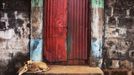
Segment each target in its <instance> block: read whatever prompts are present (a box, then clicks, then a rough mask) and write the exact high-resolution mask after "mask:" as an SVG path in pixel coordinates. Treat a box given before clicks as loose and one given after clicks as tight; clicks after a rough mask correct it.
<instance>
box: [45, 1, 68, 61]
mask: <svg viewBox="0 0 134 75" xmlns="http://www.w3.org/2000/svg"><path fill="white" fill-rule="evenodd" d="M44 13H45V15H44V17H45V20H44V21H45V26H44V39H45V40H44V42H45V48H44V55H45V58H46V59H47V60H48V61H51V62H56V61H66V57H67V53H66V33H67V29H66V27H67V0H45V12H44Z"/></svg>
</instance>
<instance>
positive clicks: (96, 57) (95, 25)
mask: <svg viewBox="0 0 134 75" xmlns="http://www.w3.org/2000/svg"><path fill="white" fill-rule="evenodd" d="M91 5H92V6H91V14H92V19H91V52H90V55H91V57H90V60H91V61H90V62H91V64H90V65H91V66H99V67H101V66H102V61H103V57H102V41H103V40H102V37H103V23H104V20H103V14H104V13H103V11H104V1H103V0H92V1H91Z"/></svg>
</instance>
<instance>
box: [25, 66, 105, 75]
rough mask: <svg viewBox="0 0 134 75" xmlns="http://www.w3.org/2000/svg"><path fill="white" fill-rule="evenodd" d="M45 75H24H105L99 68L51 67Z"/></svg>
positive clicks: (38, 74)
mask: <svg viewBox="0 0 134 75" xmlns="http://www.w3.org/2000/svg"><path fill="white" fill-rule="evenodd" d="M49 67H50V70H49V71H47V72H44V73H31V72H27V73H25V74H24V75H104V74H103V71H102V70H101V69H100V68H99V67H89V66H64V65H50V66H49Z"/></svg>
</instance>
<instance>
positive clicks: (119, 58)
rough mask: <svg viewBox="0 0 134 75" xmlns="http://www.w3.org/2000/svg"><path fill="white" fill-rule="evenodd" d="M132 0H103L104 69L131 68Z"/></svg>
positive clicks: (133, 47)
mask: <svg viewBox="0 0 134 75" xmlns="http://www.w3.org/2000/svg"><path fill="white" fill-rule="evenodd" d="M133 39H134V0H105V36H104V41H105V43H104V52H103V53H104V62H103V67H105V68H133V64H134V62H133V60H134V41H133Z"/></svg>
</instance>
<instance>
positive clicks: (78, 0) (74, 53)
mask: <svg viewBox="0 0 134 75" xmlns="http://www.w3.org/2000/svg"><path fill="white" fill-rule="evenodd" d="M89 27H90V25H88V0H68V60H69V61H70V63H72V64H75V61H77V62H76V63H77V64H80V61H81V60H83V61H84V60H87V59H88V57H87V56H88V49H87V46H90V45H88V42H87V37H88V36H87V35H88V34H87V33H88V32H87V30H88V28H89Z"/></svg>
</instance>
